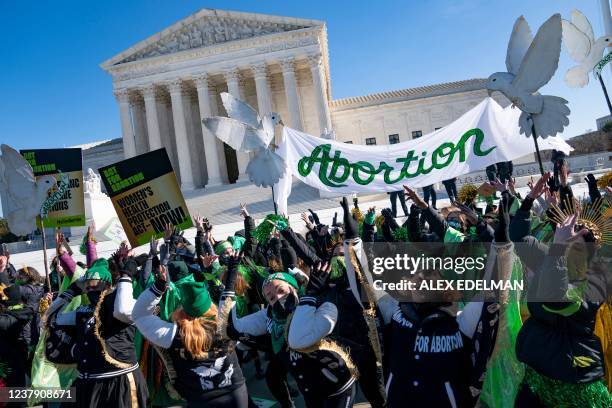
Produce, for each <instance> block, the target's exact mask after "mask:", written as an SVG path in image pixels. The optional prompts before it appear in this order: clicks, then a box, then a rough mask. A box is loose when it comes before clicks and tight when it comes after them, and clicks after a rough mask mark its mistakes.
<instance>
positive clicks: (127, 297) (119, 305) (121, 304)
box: [113, 258, 138, 323]
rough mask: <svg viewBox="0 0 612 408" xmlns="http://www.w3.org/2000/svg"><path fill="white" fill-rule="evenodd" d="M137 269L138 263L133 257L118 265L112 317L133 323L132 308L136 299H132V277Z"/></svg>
mask: <svg viewBox="0 0 612 408" xmlns="http://www.w3.org/2000/svg"><path fill="white" fill-rule="evenodd" d="M137 271H138V264H137V263H136V260H135V259H134V258H128V259H127V260H126V261H125V262H123V264H122V265H120V271H119V272H120V273H121V278H119V280H118V281H117V294H116V296H115V304H114V308H113V317H114V318H115V319H117V320H120V321H122V322H124V323H133V320H132V310H133V309H134V304H135V303H136V301H135V300H134V294H133V285H132V279H133V277H134V276H135V275H136V274H137Z"/></svg>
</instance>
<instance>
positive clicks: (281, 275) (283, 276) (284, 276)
mask: <svg viewBox="0 0 612 408" xmlns="http://www.w3.org/2000/svg"><path fill="white" fill-rule="evenodd" d="M273 280H280V281H283V282H287V283H288V284H289V285H291V286H293V288H294V289H295V290H298V289H299V288H300V285H298V283H297V281H296V280H295V278H294V277H293V276H291V275H290V274H288V273H286V272H275V273H272V274H270V275H269V276H268V277H267V278H266V280H265V281H264V283H263V285H262V288H264V287H266V285H267V284H268V283H270V282H272V281H273Z"/></svg>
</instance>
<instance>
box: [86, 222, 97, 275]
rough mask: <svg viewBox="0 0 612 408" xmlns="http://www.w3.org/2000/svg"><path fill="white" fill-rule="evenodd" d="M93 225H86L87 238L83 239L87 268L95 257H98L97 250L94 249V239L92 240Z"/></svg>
mask: <svg viewBox="0 0 612 408" xmlns="http://www.w3.org/2000/svg"><path fill="white" fill-rule="evenodd" d="M94 228H95V227H94V226H93V225H90V226H89V227H87V238H86V241H85V258H86V259H87V267H88V268H89V267H90V266H91V264H93V263H94V261H95V260H96V259H98V252H97V250H96V241H95V240H94V236H93V233H94Z"/></svg>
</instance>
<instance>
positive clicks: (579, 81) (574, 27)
mask: <svg viewBox="0 0 612 408" xmlns="http://www.w3.org/2000/svg"><path fill="white" fill-rule="evenodd" d="M561 25H562V27H563V44H565V48H566V49H567V52H568V53H569V55H570V57H571V58H572V59H573V60H574V61H576V62H577V63H578V65H576V66H575V67H572V68H570V69H568V70H567V72H566V73H565V83H566V84H567V85H568V86H569V87H572V88H582V87H583V86H586V85H588V83H589V72H590V71H591V70H592V69H593V68H594V67H595V65H597V63H598V62H599V61H600V60H601V56H602V54H603V51H604V49H605V48H606V47H610V46H611V45H612V43H611V40H612V36H607V35H604V36H602V37H599V38H598V39H597V40H595V37H594V35H593V27H591V23H590V22H589V20H588V19H587V18H586V16H585V15H584V14H582V13H581V12H580V11H578V10H574V11H572V20H571V21H567V20H563V21H561Z"/></svg>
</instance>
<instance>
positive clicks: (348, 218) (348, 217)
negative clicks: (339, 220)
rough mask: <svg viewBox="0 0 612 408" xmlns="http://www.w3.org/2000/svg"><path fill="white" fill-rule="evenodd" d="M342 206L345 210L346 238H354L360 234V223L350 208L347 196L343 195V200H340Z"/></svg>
mask: <svg viewBox="0 0 612 408" xmlns="http://www.w3.org/2000/svg"><path fill="white" fill-rule="evenodd" d="M340 206H341V207H342V210H343V212H344V218H343V219H344V237H345V238H346V239H353V238H357V237H358V236H359V224H358V222H357V220H356V219H355V217H353V214H352V213H351V210H350V208H349V203H348V200H347V199H346V197H342V201H340Z"/></svg>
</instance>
